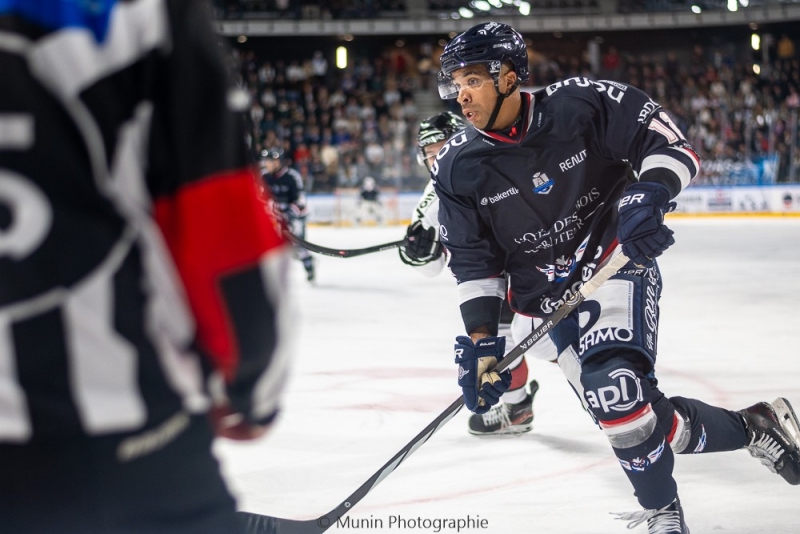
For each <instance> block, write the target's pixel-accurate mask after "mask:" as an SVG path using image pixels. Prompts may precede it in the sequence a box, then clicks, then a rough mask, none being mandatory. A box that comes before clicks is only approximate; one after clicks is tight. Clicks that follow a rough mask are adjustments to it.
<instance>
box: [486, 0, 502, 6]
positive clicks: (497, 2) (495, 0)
mask: <svg viewBox="0 0 800 534" xmlns="http://www.w3.org/2000/svg"><path fill="white" fill-rule="evenodd" d="M489 3H490V4H492V5H493V6H494V7H503V2H501V1H500V0H489Z"/></svg>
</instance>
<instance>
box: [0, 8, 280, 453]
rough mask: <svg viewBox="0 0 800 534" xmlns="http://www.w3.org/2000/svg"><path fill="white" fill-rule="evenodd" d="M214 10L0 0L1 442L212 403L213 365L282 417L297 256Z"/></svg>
mask: <svg viewBox="0 0 800 534" xmlns="http://www.w3.org/2000/svg"><path fill="white" fill-rule="evenodd" d="M90 4H91V5H90ZM209 9H210V7H209V6H208V5H207V3H206V2H198V1H195V0H127V1H126V0H98V1H97V2H91V3H88V4H87V3H85V2H62V1H58V0H44V1H40V2H29V1H27V0H26V1H11V2H0V72H2V73H3V74H2V76H0V220H2V224H1V226H2V230H0V234H1V236H0V442H15V443H25V442H29V441H31V440H36V439H51V438H58V439H61V438H64V437H75V436H84V435H105V434H110V433H119V432H132V431H137V430H138V429H142V428H149V427H153V426H154V425H157V424H158V423H159V422H160V421H164V420H165V419H166V418H167V417H169V416H171V415H172V414H173V413H175V412H176V411H178V410H185V411H188V412H190V413H202V412H203V411H204V410H206V409H207V407H208V399H207V396H206V395H205V388H204V385H203V380H204V377H203V373H202V372H201V369H202V368H203V367H214V368H216V369H219V370H220V372H221V373H222V374H224V377H225V379H226V391H227V394H228V397H229V399H230V401H231V403H232V405H233V409H234V410H235V411H238V412H240V413H242V414H244V416H245V418H247V419H248V420H250V421H255V422H265V421H267V420H268V419H270V418H271V417H272V416H273V415H274V413H275V410H276V407H277V403H278V398H279V397H278V393H279V391H280V389H281V385H282V383H283V380H282V378H283V376H284V374H285V373H284V372H285V367H286V357H285V356H286V355H285V353H284V352H283V351H281V350H280V348H279V345H278V339H279V324H281V321H280V320H279V318H280V316H281V314H282V311H281V310H282V308H281V306H280V302H281V301H282V298H281V297H280V295H278V291H279V290H280V289H281V287H283V285H284V284H283V283H282V282H280V277H281V275H280V273H281V271H282V265H283V264H284V263H285V261H286V260H287V257H288V250H287V247H285V246H284V241H283V238H282V237H281V236H280V235H279V234H278V233H277V232H276V229H275V225H274V223H273V221H271V220H270V218H269V217H268V216H267V214H266V213H265V212H264V209H263V206H262V204H261V203H260V200H259V198H258V192H257V188H256V175H255V170H254V169H253V168H252V166H251V165H250V164H249V162H248V160H247V159H246V149H245V143H244V138H243V132H244V128H243V124H242V121H241V119H242V113H241V111H242V109H243V107H244V106H243V105H242V100H241V98H237V97H236V93H234V92H233V90H232V89H233V85H232V83H231V82H230V78H229V76H228V71H227V67H226V60H225V59H224V56H223V55H222V53H221V50H222V49H221V48H220V46H219V44H218V38H217V37H216V33H215V32H214V31H213V29H212V26H211V17H210V11H209ZM245 100H246V99H245ZM237 102H238V106H235V105H234V104H237Z"/></svg>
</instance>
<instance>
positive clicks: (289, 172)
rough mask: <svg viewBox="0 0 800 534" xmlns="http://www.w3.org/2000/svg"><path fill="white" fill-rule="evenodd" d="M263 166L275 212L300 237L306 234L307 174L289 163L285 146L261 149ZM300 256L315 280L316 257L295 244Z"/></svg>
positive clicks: (264, 178)
mask: <svg viewBox="0 0 800 534" xmlns="http://www.w3.org/2000/svg"><path fill="white" fill-rule="evenodd" d="M261 164H262V165H263V173H262V176H261V178H262V180H263V184H264V187H265V188H266V189H267V190H268V191H269V192H270V197H269V198H270V202H271V203H272V211H273V212H274V213H275V215H276V216H277V217H278V218H280V219H282V220H283V221H284V222H285V223H286V228H287V229H288V230H289V231H290V232H291V233H292V234H294V235H296V236H297V237H299V238H300V239H305V237H306V219H307V218H308V206H307V205H306V193H305V187H304V186H303V177H302V176H301V175H300V173H299V172H297V171H296V170H294V169H293V168H291V167H290V166H289V162H288V161H287V160H286V156H285V154H284V152H283V149H281V148H270V149H268V150H263V151H262V152H261ZM294 251H295V254H296V256H297V259H299V260H300V261H301V262H303V267H304V268H305V270H306V278H307V279H308V281H309V282H313V281H314V278H315V275H314V258H312V257H311V254H310V253H309V252H308V250H306V249H304V248H303V247H300V246H297V245H295V247H294Z"/></svg>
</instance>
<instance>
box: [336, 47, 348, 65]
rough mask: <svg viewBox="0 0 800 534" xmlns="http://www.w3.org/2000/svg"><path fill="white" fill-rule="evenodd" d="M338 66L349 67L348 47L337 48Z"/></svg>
mask: <svg viewBox="0 0 800 534" xmlns="http://www.w3.org/2000/svg"><path fill="white" fill-rule="evenodd" d="M336 68H337V69H346V68H347V47H344V46H339V47H337V48H336Z"/></svg>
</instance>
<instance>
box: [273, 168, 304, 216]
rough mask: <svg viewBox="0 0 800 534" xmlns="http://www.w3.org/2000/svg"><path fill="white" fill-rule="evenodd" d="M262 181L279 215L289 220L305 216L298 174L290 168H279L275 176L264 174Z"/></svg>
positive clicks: (302, 191)
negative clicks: (282, 214) (281, 214)
mask: <svg viewBox="0 0 800 534" xmlns="http://www.w3.org/2000/svg"><path fill="white" fill-rule="evenodd" d="M262 179H263V181H264V185H265V186H266V187H267V188H268V190H269V191H270V193H271V194H272V200H273V201H274V202H275V203H276V204H277V205H278V209H279V210H280V211H281V213H284V214H285V215H286V216H287V217H290V218H292V217H302V216H305V215H306V214H307V212H306V193H305V187H303V177H302V176H301V175H300V173H299V172H297V171H296V170H294V169H292V168H291V167H281V168H280V169H278V171H277V172H276V173H275V174H273V173H269V172H265V173H264V174H262Z"/></svg>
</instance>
